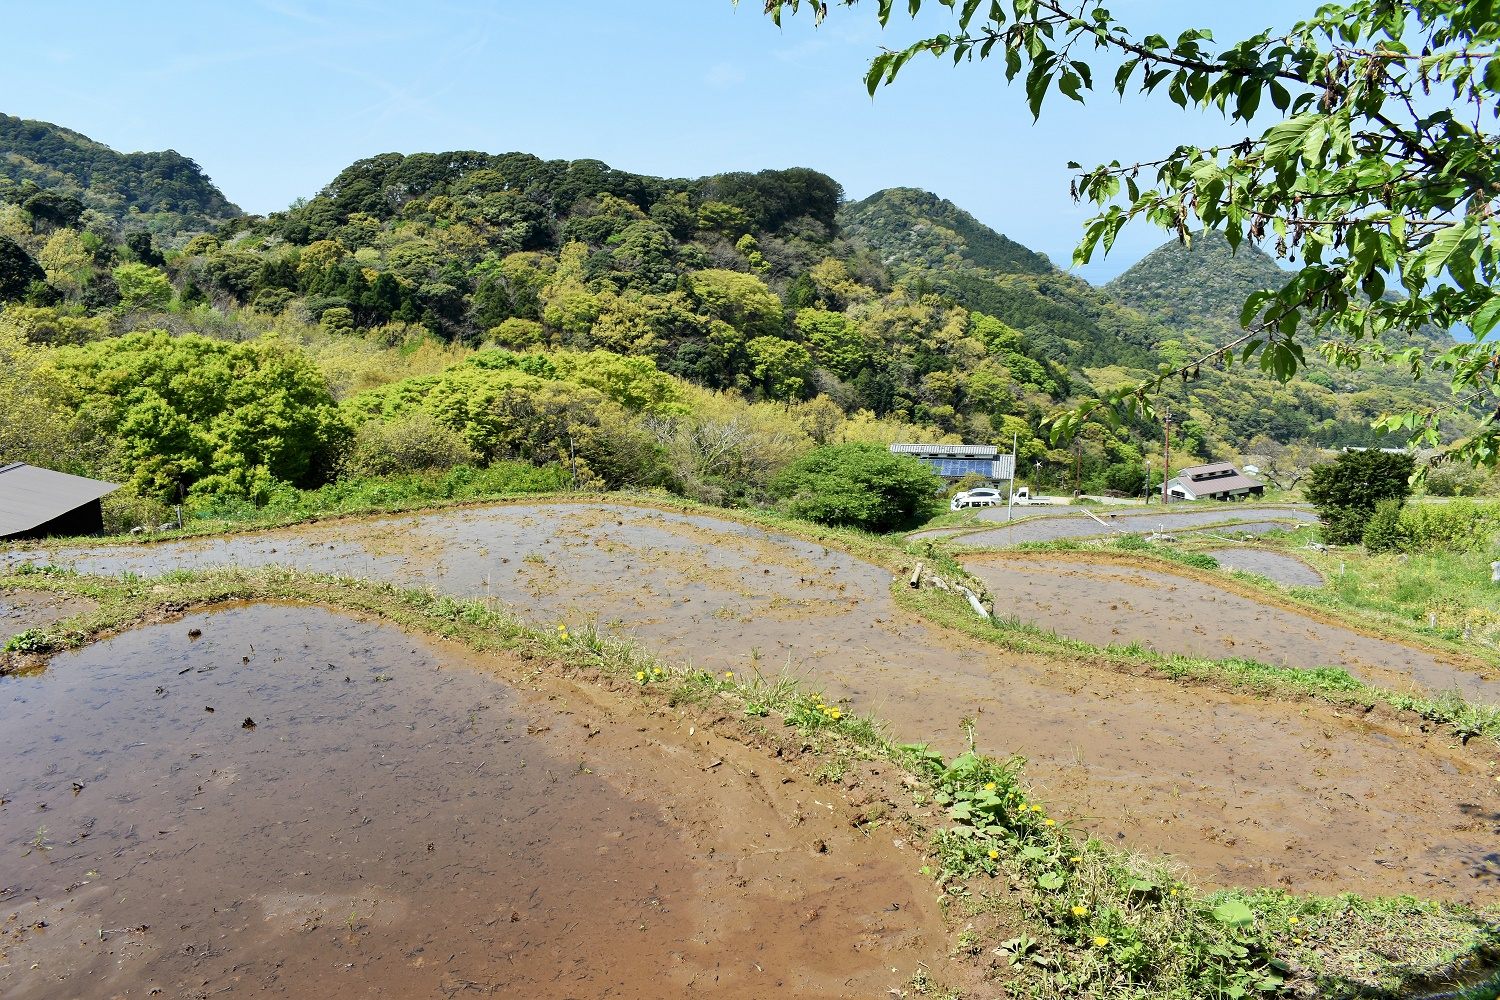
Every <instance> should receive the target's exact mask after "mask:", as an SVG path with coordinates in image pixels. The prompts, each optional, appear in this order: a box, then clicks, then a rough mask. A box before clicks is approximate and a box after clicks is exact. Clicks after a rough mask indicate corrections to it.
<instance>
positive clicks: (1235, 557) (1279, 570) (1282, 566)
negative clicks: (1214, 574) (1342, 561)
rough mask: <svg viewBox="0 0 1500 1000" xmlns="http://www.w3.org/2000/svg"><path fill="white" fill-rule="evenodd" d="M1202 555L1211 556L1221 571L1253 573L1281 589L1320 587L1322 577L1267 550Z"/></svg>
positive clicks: (1293, 558)
mask: <svg viewBox="0 0 1500 1000" xmlns="http://www.w3.org/2000/svg"><path fill="white" fill-rule="evenodd" d="M1204 555H1209V556H1213V557H1214V559H1216V560H1218V563H1219V565H1220V566H1221V567H1223V568H1224V569H1228V570H1240V571H1242V572H1245V573H1255V574H1257V575H1259V576H1263V577H1265V578H1266V579H1267V580H1270V581H1272V582H1274V583H1279V584H1281V585H1282V586H1283V587H1321V586H1323V574H1321V573H1319V572H1318V571H1317V570H1315V569H1313V568H1312V567H1311V566H1309V565H1308V564H1307V563H1305V562H1303V561H1302V560H1301V559H1298V558H1297V557H1296V556H1289V555H1286V554H1285V553H1282V552H1272V551H1270V550H1269V549H1253V548H1232V549H1208V550H1206V551H1205V552H1204Z"/></svg>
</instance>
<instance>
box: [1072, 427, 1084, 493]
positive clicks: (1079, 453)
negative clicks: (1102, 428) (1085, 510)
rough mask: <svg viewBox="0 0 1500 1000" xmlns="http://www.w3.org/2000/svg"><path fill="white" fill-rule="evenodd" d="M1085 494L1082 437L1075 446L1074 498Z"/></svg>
mask: <svg viewBox="0 0 1500 1000" xmlns="http://www.w3.org/2000/svg"><path fill="white" fill-rule="evenodd" d="M1082 493H1083V437H1082V436H1081V435H1080V436H1079V438H1078V440H1077V442H1076V443H1075V444H1074V445H1073V496H1074V497H1075V498H1076V497H1078V496H1080V495H1082Z"/></svg>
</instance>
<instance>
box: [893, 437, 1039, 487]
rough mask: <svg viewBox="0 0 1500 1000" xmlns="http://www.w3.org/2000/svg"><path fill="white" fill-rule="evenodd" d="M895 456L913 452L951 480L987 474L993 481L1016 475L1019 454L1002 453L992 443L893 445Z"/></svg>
mask: <svg viewBox="0 0 1500 1000" xmlns="http://www.w3.org/2000/svg"><path fill="white" fill-rule="evenodd" d="M890 451H891V454H893V455H910V456H911V457H912V458H915V459H916V460H917V461H919V462H922V463H924V464H925V465H927V466H929V467H930V468H931V469H932V471H933V472H936V473H937V474H938V475H939V476H942V477H943V478H944V479H946V480H948V481H949V482H957V481H958V480H960V479H962V478H963V477H964V476H971V475H974V476H983V477H984V478H985V479H986V480H988V481H989V482H991V483H1002V482H1005V483H1008V482H1011V481H1012V480H1014V479H1015V478H1016V456H1014V455H1002V454H1000V449H999V448H997V447H995V446H994V445H991V444H893V445H891V446H890Z"/></svg>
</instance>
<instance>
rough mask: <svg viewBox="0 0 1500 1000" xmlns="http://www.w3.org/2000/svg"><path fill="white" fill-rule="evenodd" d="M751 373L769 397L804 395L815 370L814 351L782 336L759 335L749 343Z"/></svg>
mask: <svg viewBox="0 0 1500 1000" xmlns="http://www.w3.org/2000/svg"><path fill="white" fill-rule="evenodd" d="M745 353H746V354H748V355H749V356H750V373H751V374H752V375H753V376H754V377H755V380H756V381H757V382H759V383H760V387H761V389H762V390H763V391H764V392H765V394H766V396H767V398H769V399H780V400H793V399H801V398H802V397H803V395H804V392H805V390H806V387H807V378H808V376H809V375H810V374H811V373H812V355H811V354H808V353H807V348H805V347H803V346H802V345H801V344H794V343H792V342H791V341H789V340H782V339H781V338H780V337H756V338H755V339H754V340H752V341H750V342H749V343H747V344H746V345H745Z"/></svg>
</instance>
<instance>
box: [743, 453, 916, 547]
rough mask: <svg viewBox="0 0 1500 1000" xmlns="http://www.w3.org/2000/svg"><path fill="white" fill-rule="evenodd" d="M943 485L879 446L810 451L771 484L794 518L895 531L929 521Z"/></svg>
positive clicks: (910, 461)
mask: <svg viewBox="0 0 1500 1000" xmlns="http://www.w3.org/2000/svg"><path fill="white" fill-rule="evenodd" d="M942 486H943V483H942V480H940V479H939V478H938V477H937V476H936V475H934V474H933V472H932V470H931V469H929V468H928V467H927V466H925V465H923V464H922V463H921V462H919V461H917V460H916V459H914V458H912V457H910V456H908V455H892V454H891V453H890V452H889V451H887V450H886V449H885V448H882V447H881V446H880V445H878V444H835V445H826V446H824V447H822V448H817V449H814V450H813V451H811V452H809V453H808V454H806V455H804V456H802V457H801V458H799V459H797V460H796V461H795V462H793V463H792V464H791V465H790V466H788V467H787V468H786V469H784V470H783V471H782V472H781V473H780V474H779V475H777V476H776V478H775V479H773V480H772V481H771V492H772V494H773V495H775V496H776V497H778V498H780V500H781V504H782V507H783V509H784V510H786V512H787V513H789V514H791V515H792V516H794V517H801V518H806V519H807V520H809V521H818V522H819V523H822V524H831V525H837V526H840V527H849V528H861V529H863V530H865V531H895V530H898V529H900V528H905V527H911V526H913V525H916V524H919V523H921V522H922V521H924V520H926V519H927V518H929V517H931V516H932V515H933V514H934V513H935V512H936V511H937V509H938V506H939V505H938V499H937V497H938V493H939V491H940V490H941V489H942Z"/></svg>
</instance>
